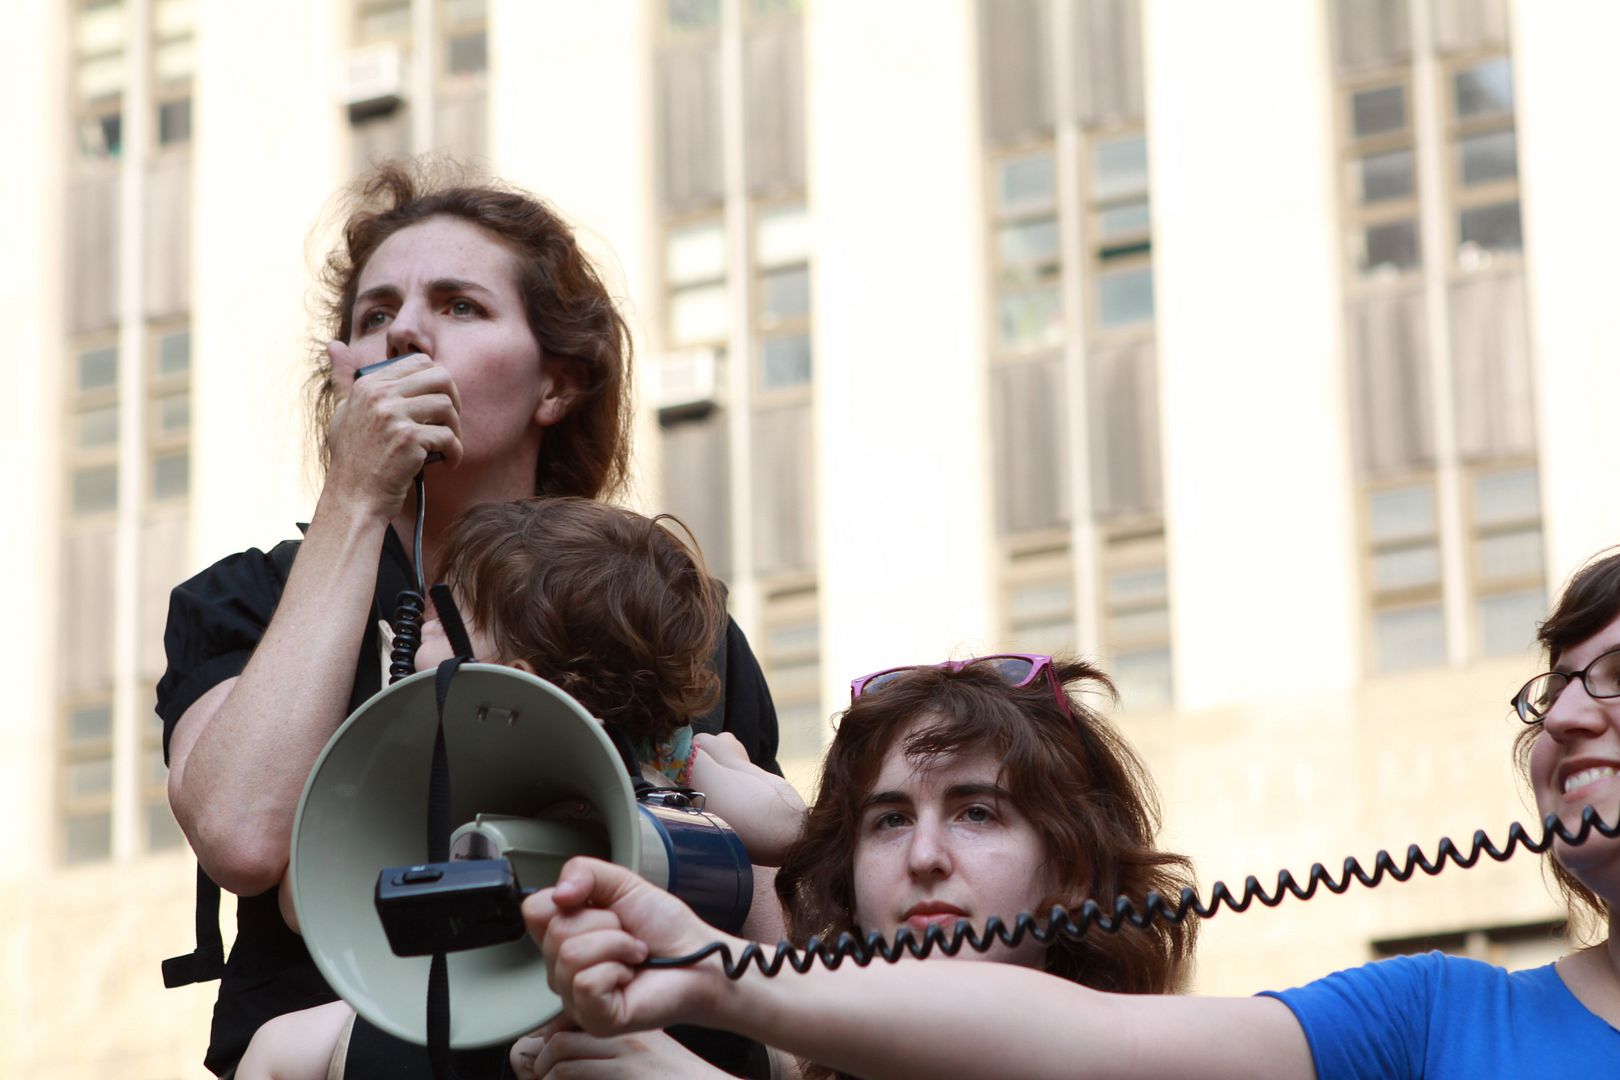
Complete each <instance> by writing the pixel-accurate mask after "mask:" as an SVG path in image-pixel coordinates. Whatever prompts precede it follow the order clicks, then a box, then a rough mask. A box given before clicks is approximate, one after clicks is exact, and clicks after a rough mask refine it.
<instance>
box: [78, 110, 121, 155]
mask: <svg viewBox="0 0 1620 1080" xmlns="http://www.w3.org/2000/svg"><path fill="white" fill-rule="evenodd" d="M123 148H124V117H123V114H122V113H110V114H107V115H104V116H93V117H90V118H89V119H87V120H83V121H81V122H80V124H79V149H80V150H81V151H82V152H83V153H84V155H85V156H86V157H93V158H100V157H117V156H118V153H119V151H121V150H122V149H123Z"/></svg>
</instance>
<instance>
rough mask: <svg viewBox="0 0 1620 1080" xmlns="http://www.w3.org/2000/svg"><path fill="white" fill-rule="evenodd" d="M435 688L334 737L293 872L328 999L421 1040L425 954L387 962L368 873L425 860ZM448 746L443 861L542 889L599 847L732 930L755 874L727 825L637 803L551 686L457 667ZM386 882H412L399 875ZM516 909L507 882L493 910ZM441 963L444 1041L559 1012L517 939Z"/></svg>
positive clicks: (607, 754)
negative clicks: (446, 857) (476, 862)
mask: <svg viewBox="0 0 1620 1080" xmlns="http://www.w3.org/2000/svg"><path fill="white" fill-rule="evenodd" d="M434 678H435V672H432V671H423V672H419V673H417V674H416V675H413V676H411V677H409V678H407V679H404V680H401V681H400V682H398V683H395V684H394V685H392V686H389V687H387V688H385V689H384V690H382V691H381V692H380V693H378V694H376V695H375V696H374V697H372V698H371V699H370V700H369V701H367V702H366V703H365V704H364V705H362V706H361V707H360V708H359V709H357V710H356V711H355V713H354V715H352V716H350V717H349V718H348V719H347V720H346V721H344V723H343V725H342V726H341V727H339V728H338V730H337V731H336V732H335V733H334V734H333V736H332V738H331V740H330V741H329V742H328V743H327V744H326V747H325V749H323V750H322V751H321V755H320V757H319V758H318V759H317V760H316V762H315V767H314V769H313V770H312V771H311V772H310V775H309V779H308V781H307V782H306V783H305V785H304V793H303V796H302V798H301V799H300V800H299V803H298V815H297V817H296V818H295V819H294V823H293V837H292V851H291V856H290V872H289V875H288V877H289V885H290V887H291V889H292V895H293V905H294V908H295V909H296V911H297V914H298V922H299V926H300V930H301V932H302V933H303V936H304V943H305V945H306V946H307V947H308V948H309V952H310V955H311V956H312V957H313V958H314V960H315V965H316V967H318V968H319V969H320V972H321V974H322V975H324V976H325V977H326V981H327V982H328V983H329V984H330V985H331V987H332V989H333V990H334V991H336V992H337V994H338V995H339V996H340V997H342V998H343V999H344V1000H345V1001H347V1002H348V1003H349V1004H350V1005H352V1006H354V1009H355V1011H356V1012H358V1013H359V1014H360V1015H361V1016H363V1017H365V1018H366V1019H367V1020H368V1021H370V1022H371V1023H372V1024H374V1025H376V1026H377V1027H378V1028H380V1029H382V1030H383V1031H385V1032H387V1033H389V1034H390V1035H393V1036H396V1037H397V1038H401V1039H405V1040H407V1041H409V1042H413V1043H416V1044H418V1045H426V1044H427V1041H428V1036H427V1017H426V1009H425V1004H424V1003H425V1001H426V996H427V985H428V966H429V963H430V959H429V957H428V956H425V955H418V956H401V955H396V953H395V949H394V947H393V945H391V943H390V939H389V934H388V933H387V932H385V929H384V925H383V922H382V919H381V918H380V917H379V915H378V904H379V897H380V894H381V893H382V891H383V890H384V889H385V888H387V887H388V886H389V885H390V882H388V881H380V880H379V871H381V870H383V869H384V868H388V867H393V868H395V869H396V870H399V871H409V870H411V869H413V867H412V866H411V864H421V863H424V862H425V861H426V859H427V858H428V841H427V815H428V800H429V796H428V788H429V774H430V771H431V766H432V759H433V746H434V738H435V733H436V730H437V727H438V707H437V700H436V697H435V692H434ZM444 737H445V748H446V756H447V758H448V764H449V778H450V819H451V821H452V823H453V824H454V826H455V827H456V828H455V832H454V834H453V838H452V843H451V852H452V859H462V858H472V859H483V858H495V857H504V858H505V859H507V860H508V862H509V863H510V864H511V867H512V870H513V871H514V872H515V875H516V879H517V884H519V885H521V886H524V887H527V888H543V887H545V886H548V885H551V884H554V883H555V882H556V879H557V875H558V872H559V871H560V870H561V867H562V864H563V863H564V862H566V861H567V860H568V859H569V858H571V857H573V856H575V855H594V856H596V857H598V858H602V859H608V860H611V861H613V862H615V863H618V864H619V865H620V866H624V867H628V868H629V869H631V870H634V871H636V872H637V873H639V874H641V875H642V876H643V877H646V878H647V879H648V880H650V881H652V882H653V883H654V884H657V885H660V886H662V887H664V888H667V889H669V890H670V891H671V892H673V893H675V894H676V895H678V896H680V897H681V898H682V899H684V900H686V901H687V902H688V903H689V904H691V905H692V906H693V908H694V909H695V910H696V911H698V913H699V914H700V915H704V916H705V917H706V918H707V919H708V920H709V921H710V922H711V923H713V924H714V925H716V926H721V927H722V928H724V929H728V930H732V931H735V930H736V929H738V928H740V926H741V924H742V920H743V918H744V917H745V916H746V915H747V912H748V905H749V902H750V900H751V899H752V895H753V879H752V872H751V869H750V866H749V862H748V855H747V851H746V850H745V849H744V847H743V845H742V843H741V841H739V840H738V838H737V835H736V833H735V832H733V831H732V830H731V829H730V827H729V826H727V825H726V824H725V823H724V822H722V821H721V820H720V819H719V818H716V817H714V816H713V815H711V814H708V813H705V812H704V811H703V810H702V808H701V800H698V801H696V803H695V804H692V805H683V800H681V799H679V798H677V799H673V800H671V801H670V802H669V803H668V804H657V800H656V799H653V800H648V799H643V800H640V801H638V799H637V798H636V795H635V791H634V788H633V787H632V784H631V777H630V775H629V771H628V770H627V768H626V767H625V762H624V758H623V757H621V755H620V753H619V752H618V750H616V749H615V747H614V745H613V742H612V741H611V740H610V739H609V738H608V735H607V733H606V731H604V730H603V728H602V725H601V723H600V722H598V721H597V720H596V719H594V718H593V717H592V716H591V715H590V714H589V713H588V712H586V711H585V709H584V707H583V706H581V705H580V704H579V702H577V701H575V700H574V699H573V698H571V697H569V696H568V695H567V694H565V693H563V692H562V691H561V690H559V689H557V688H556V687H555V686H553V685H552V684H551V683H549V682H546V681H545V680H543V679H540V678H537V677H535V676H533V675H530V674H528V673H526V672H523V671H519V670H517V669H515V668H508V667H499V666H496V665H492V664H475V663H467V664H463V665H462V666H461V668H460V670H458V671H457V672H456V673H455V675H454V677H453V678H452V679H451V681H450V686H449V692H448V694H447V696H446V702H445V708H444ZM654 794H655V795H656V792H655V793H654ZM650 803H651V804H650ZM481 865H484V866H497V865H499V864H496V863H484V864H481ZM466 869H473V867H472V866H468V867H466ZM432 872H433V871H432V870H431V868H429V870H428V871H427V873H432ZM392 884H393V885H395V886H399V885H404V886H405V887H407V888H408V887H410V884H409V883H408V882H405V881H403V880H402V875H397V874H396V875H395V880H394V881H393V882H392ZM472 902H473V903H474V904H477V903H479V901H478V900H476V899H475V900H473V901H472ZM513 903H514V900H513V892H512V890H511V889H510V888H508V889H507V890H506V896H505V905H504V907H505V911H504V912H503V917H507V918H510V917H511V909H512V905H513ZM493 910H494V909H493V908H492V907H490V906H488V905H487V904H486V905H485V906H484V908H483V911H484V912H485V913H487V912H490V911H493ZM480 917H481V915H480V911H479V910H474V911H473V912H472V913H471V919H472V921H477V919H478V918H480ZM457 921H458V922H459V921H460V920H459V919H458V920H457ZM446 963H447V968H448V975H449V980H448V981H449V986H450V994H449V998H450V1045H451V1047H452V1048H453V1049H456V1050H464V1049H474V1048H477V1047H482V1046H492V1045H495V1044H497V1043H502V1042H509V1041H511V1040H513V1039H516V1038H517V1037H519V1036H520V1035H523V1034H525V1033H527V1032H529V1031H532V1030H533V1029H535V1028H537V1027H539V1026H540V1025H542V1024H544V1023H546V1022H548V1021H549V1020H551V1019H552V1018H554V1017H555V1016H557V1014H558V1013H560V1012H561V1011H562V1003H561V1001H560V1000H559V999H558V997H557V995H556V994H554V993H552V991H551V989H550V987H548V986H547V985H546V970H545V962H544V960H543V959H542V958H541V955H540V950H539V949H538V948H537V947H536V946H535V944H534V943H533V941H531V940H530V939H529V938H528V937H527V936H522V937H519V938H517V939H516V940H509V941H506V942H505V943H503V944H497V945H489V946H485V947H480V948H472V949H468V950H467V951H462V952H452V953H449V954H448V955H447V956H446Z"/></svg>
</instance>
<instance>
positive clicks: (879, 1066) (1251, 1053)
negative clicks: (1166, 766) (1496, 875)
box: [525, 549, 1620, 1080]
mask: <svg viewBox="0 0 1620 1080" xmlns="http://www.w3.org/2000/svg"><path fill="white" fill-rule="evenodd" d="M1538 637H1539V639H1540V642H1541V644H1542V646H1543V647H1544V648H1545V649H1546V651H1547V661H1548V667H1549V669H1550V670H1548V671H1546V672H1544V673H1543V674H1541V675H1538V676H1536V677H1535V678H1533V679H1531V680H1530V681H1529V682H1527V683H1526V684H1525V685H1524V686H1523V688H1522V689H1520V690H1519V692H1518V693H1517V694H1515V695H1514V697H1513V707H1514V709H1515V710H1516V711H1517V712H1518V715H1519V718H1520V719H1521V720H1523V721H1524V722H1525V725H1526V726H1525V728H1524V730H1523V732H1522V733H1521V735H1520V737H1519V739H1518V740H1517V744H1516V750H1517V756H1518V758H1519V765H1520V767H1521V770H1522V773H1523V775H1524V777H1525V779H1526V780H1527V781H1528V783H1529V787H1530V791H1531V794H1532V795H1534V797H1535V801H1536V805H1537V809H1538V810H1539V812H1540V814H1541V815H1542V816H1543V817H1544V818H1546V817H1553V818H1555V819H1556V820H1557V822H1559V823H1561V825H1562V826H1563V829H1564V830H1565V831H1566V832H1568V833H1570V834H1572V835H1573V834H1578V833H1579V832H1580V831H1581V830H1582V829H1583V828H1584V829H1586V830H1588V833H1589V834H1588V835H1587V836H1586V839H1585V841H1584V842H1583V843H1581V844H1579V845H1578V846H1576V845H1572V844H1570V843H1568V842H1566V840H1565V839H1563V838H1560V839H1557V840H1555V841H1554V842H1553V843H1552V845H1551V846H1550V848H1549V849H1548V863H1549V868H1550V869H1551V871H1552V876H1553V878H1554V879H1555V880H1556V882H1557V884H1558V886H1559V888H1560V891H1562V892H1563V894H1564V896H1565V898H1566V900H1567V901H1568V902H1569V905H1570V911H1571V918H1572V923H1574V924H1575V925H1576V926H1579V925H1580V924H1581V923H1582V922H1583V921H1585V920H1587V919H1589V920H1591V922H1590V924H1589V925H1591V926H1592V927H1593V929H1594V930H1595V931H1596V934H1595V936H1597V937H1598V939H1599V940H1598V941H1597V943H1596V944H1593V945H1591V946H1589V947H1587V948H1584V949H1578V950H1576V951H1574V952H1572V953H1570V954H1568V955H1566V956H1564V957H1562V958H1561V959H1559V960H1558V961H1557V962H1556V963H1553V964H1548V965H1546V966H1544V967H1539V968H1531V969H1528V970H1523V971H1511V972H1510V971H1506V970H1503V969H1502V968H1498V967H1495V966H1493V965H1491V964H1486V963H1482V962H1480V961H1477V960H1472V959H1469V958H1466V957H1460V956H1448V955H1445V954H1442V953H1429V954H1427V955H1423V956H1400V957H1395V958H1392V959H1388V960H1382V961H1378V962H1376V963H1371V964H1364V965H1362V966H1360V967H1355V968H1349V969H1347V970H1344V971H1339V972H1336V973H1334V974H1332V975H1328V976H1326V977H1325V978H1321V979H1317V980H1316V981H1314V982H1311V983H1308V984H1307V985H1305V986H1302V987H1298V988H1295V989H1292V990H1286V991H1283V992H1281V993H1275V994H1264V995H1261V996H1257V997H1250V998H1198V997H1190V996H1189V997H1158V996H1153V995H1147V996H1138V997H1124V996H1121V995H1117V994H1106V993H1097V992H1096V990H1094V989H1089V988H1087V987H1085V986H1076V985H1074V984H1073V983H1066V982H1060V981H1058V980H1055V979H1052V978H1050V977H1048V976H1046V975H1042V974H1041V973H1039V972H1035V971H1030V970H1027V969H1025V968H1019V967H1015V966H1012V965H991V966H989V967H988V968H982V967H981V968H972V967H969V966H967V965H964V964H960V963H956V962H954V961H949V960H946V961H939V962H935V961H929V962H927V963H922V964H918V963H911V962H907V961H905V960H903V959H902V960H901V961H900V962H899V963H895V964H885V963H881V962H879V963H874V964H872V965H871V966H870V967H867V968H863V969H854V968H852V967H851V966H849V965H845V966H843V967H841V968H840V969H839V970H836V971H829V970H826V969H825V968H822V967H819V966H818V967H816V968H813V969H812V970H810V971H809V972H808V973H806V974H804V975H802V976H801V975H794V974H792V973H791V972H787V973H784V974H783V975H781V976H779V977H777V978H774V979H767V978H761V977H759V976H758V975H757V974H756V973H749V974H747V975H744V977H743V978H742V979H741V980H739V981H736V982H732V981H729V980H728V979H727V978H726V976H725V975H724V973H723V972H722V971H721V969H720V966H719V964H718V963H717V962H716V961H715V960H712V959H711V960H705V961H703V962H701V963H700V964H698V965H696V966H693V967H685V968H677V969H672V970H656V969H646V968H641V967H640V966H639V965H640V964H641V963H642V961H644V960H645V959H646V958H647V957H648V956H663V957H679V956H683V955H689V954H690V953H692V952H693V951H695V950H697V949H701V948H703V947H704V946H705V945H706V944H707V943H708V942H709V941H710V940H711V939H712V938H713V936H714V935H712V934H711V933H709V932H708V931H707V930H706V928H703V927H701V926H698V925H696V924H695V922H694V921H693V920H692V918H691V916H690V915H689V914H687V913H685V911H684V909H683V908H682V907H681V905H680V904H679V903H678V902H677V901H674V900H673V899H672V898H671V897H669V896H668V894H666V893H663V892H660V891H659V890H657V889H654V888H652V887H650V886H648V885H646V884H645V883H643V882H642V881H640V879H638V878H636V877H634V876H633V875H629V874H626V873H625V872H624V871H622V870H619V869H618V868H617V867H612V866H607V865H604V864H601V863H587V862H585V861H583V860H578V861H575V862H571V863H569V864H568V865H567V866H566V867H565V868H564V870H563V874H562V876H561V878H560V879H559V881H558V884H557V885H556V887H555V888H553V889H551V890H549V891H547V892H543V893H541V894H539V895H537V896H534V897H531V898H530V900H529V901H528V903H527V905H526V910H525V914H526V915H527V916H528V918H529V926H530V931H531V932H532V933H533V934H535V936H536V937H537V938H541V939H543V948H544V950H545V954H546V958H547V962H548V964H549V968H548V975H549V977H550V979H551V982H552V985H553V986H555V987H556V988H557V989H558V991H559V992H560V993H561V994H562V996H563V998H564V1000H565V1001H566V1002H567V1004H568V1010H569V1013H570V1014H571V1015H572V1016H573V1017H574V1019H575V1020H576V1021H577V1022H578V1023H580V1024H582V1025H584V1026H585V1027H587V1028H589V1029H590V1030H593V1031H622V1030H626V1029H629V1028H634V1027H640V1026H646V1025H649V1024H653V1025H656V1024H665V1023H670V1022H672V1021H673V1020H675V1019H682V1020H688V1021H694V1022H702V1023H708V1024H713V1025H715V1026H718V1027H724V1028H727V1029H731V1030H736V1031H741V1032H746V1033H748V1034H750V1035H752V1036H754V1037H755V1038H760V1039H764V1040H767V1041H769V1042H772V1043H774V1044H776V1045H780V1046H782V1047H784V1048H786V1049H789V1050H793V1051H796V1052H798V1053H803V1054H809V1055H812V1056H815V1057H817V1058H819V1059H821V1060H824V1061H828V1062H830V1063H834V1064H836V1065H837V1066H839V1067H840V1068H842V1069H845V1070H848V1071H849V1072H853V1073H858V1074H860V1075H861V1076H866V1077H902V1076H928V1077H948V1076H971V1077H978V1076H986V1075H1001V1076H1019V1077H1064V1078H1066V1080H1072V1078H1077V1077H1110V1078H1135V1080H1169V1078H1172V1077H1184V1076H1200V1077H1211V1078H1219V1077H1229V1078H1234V1080H1235V1078H1239V1077H1241V1078H1244V1080H1251V1078H1275V1080H1312V1078H1317V1080H1340V1078H1345V1080H1352V1078H1353V1080H1361V1078H1369V1080H1370V1078H1374V1077H1377V1078H1388V1077H1408V1078H1413V1080H1417V1078H1425V1080H1446V1078H1452V1077H1456V1078H1462V1077H1468V1078H1470V1080H1473V1078H1475V1077H1503V1078H1507V1077H1513V1078H1517V1077H1525V1076H1538V1077H1539V1076H1559V1077H1564V1076H1613V1075H1615V1069H1616V1065H1617V1063H1620V836H1617V835H1616V826H1617V825H1620V549H1611V550H1609V551H1607V552H1602V553H1600V554H1599V555H1598V556H1596V557H1594V558H1593V559H1592V560H1591V561H1590V562H1588V563H1587V564H1586V565H1585V566H1584V567H1582V568H1581V569H1580V570H1579V571H1577V572H1576V574H1575V576H1574V577H1573V578H1572V579H1571V580H1570V582H1569V583H1568V585H1566V586H1565V588H1564V591H1563V593H1562V595H1561V596H1560V597H1559V600H1558V603H1557V605H1556V607H1555V608H1554V609H1553V612H1552V614H1551V615H1550V616H1549V617H1548V618H1547V620H1546V621H1545V622H1543V623H1542V624H1541V625H1540V627H1539V629H1538ZM1012 764H1013V763H1012V761H1011V760H1009V762H1008V775H1009V776H1010V775H1011V770H1012ZM818 809H819V808H818ZM1594 814H1595V819H1594V818H1593V817H1591V815H1594ZM1583 822H1588V824H1586V825H1583ZM1592 823H1595V824H1598V825H1599V826H1600V827H1599V828H1596V829H1592V828H1591V824H1592ZM859 884H860V883H859V879H858V878H857V881H856V887H857V892H858V891H859ZM1094 892H1095V894H1096V895H1099V896H1102V895H1107V893H1106V892H1105V891H1103V890H1100V889H1099V890H1094ZM1583 917H1584V918H1583ZM1093 936H1095V935H1087V939H1086V940H1089V939H1090V938H1091V937H1093ZM728 944H730V947H731V948H732V949H733V951H735V950H736V948H737V943H735V942H731V943H728Z"/></svg>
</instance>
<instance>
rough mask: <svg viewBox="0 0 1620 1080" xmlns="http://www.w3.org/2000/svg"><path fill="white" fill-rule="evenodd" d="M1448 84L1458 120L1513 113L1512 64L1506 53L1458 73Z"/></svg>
mask: <svg viewBox="0 0 1620 1080" xmlns="http://www.w3.org/2000/svg"><path fill="white" fill-rule="evenodd" d="M1451 85H1452V103H1453V105H1454V106H1455V108H1456V116H1457V119H1459V120H1469V119H1472V118H1474V117H1476V116H1501V115H1504V114H1509V113H1512V112H1513V66H1512V64H1510V63H1509V62H1508V58H1507V57H1505V56H1499V57H1497V58H1496V59H1494V60H1486V61H1485V62H1484V63H1480V64H1475V65H1474V66H1473V67H1471V68H1467V69H1465V70H1463V71H1459V72H1457V74H1456V75H1455V76H1453V78H1452V84H1451Z"/></svg>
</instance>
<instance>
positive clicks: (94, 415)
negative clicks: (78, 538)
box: [65, 344, 119, 518]
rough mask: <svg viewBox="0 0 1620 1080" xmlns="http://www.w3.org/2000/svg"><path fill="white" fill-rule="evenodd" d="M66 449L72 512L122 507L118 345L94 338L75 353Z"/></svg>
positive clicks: (109, 510)
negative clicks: (119, 497) (119, 452)
mask: <svg viewBox="0 0 1620 1080" xmlns="http://www.w3.org/2000/svg"><path fill="white" fill-rule="evenodd" d="M67 426H68V430H69V431H70V432H72V438H71V439H70V441H69V443H68V445H67V447H66V452H65V458H66V463H67V477H68V479H67V483H68V493H67V508H68V513H69V515H70V516H72V517H76V518H87V517H94V516H97V515H101V514H110V513H112V512H113V511H115V510H117V509H118V429H119V416H118V348H117V346H116V345H112V344H106V345H102V344H95V345H90V346H88V347H85V348H81V349H80V350H79V351H78V353H77V354H76V355H75V357H74V367H73V377H72V379H71V384H70V389H69V392H68V425H67Z"/></svg>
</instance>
